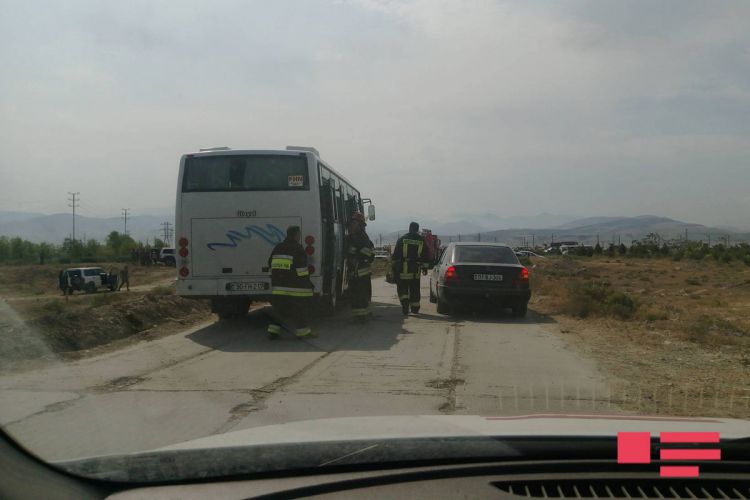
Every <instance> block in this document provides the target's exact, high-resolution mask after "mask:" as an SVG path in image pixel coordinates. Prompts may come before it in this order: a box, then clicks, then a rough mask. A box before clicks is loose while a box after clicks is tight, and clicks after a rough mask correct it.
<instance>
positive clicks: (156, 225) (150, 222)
mask: <svg viewBox="0 0 750 500" xmlns="http://www.w3.org/2000/svg"><path fill="white" fill-rule="evenodd" d="M165 221H166V222H169V223H170V224H174V215H172V216H171V217H170V216H168V215H167V216H165V215H162V216H159V215H134V216H131V217H128V234H130V236H132V237H133V238H134V239H135V240H136V241H144V242H145V241H147V240H148V241H150V242H153V241H154V238H161V237H162V233H163V230H162V226H161V224H162V222H165ZM123 229H124V227H123V219H122V218H121V217H107V218H98V217H86V216H83V215H76V239H79V240H83V239H95V240H98V241H104V239H105V238H106V237H107V235H108V234H109V233H110V232H112V231H119V232H122V231H123ZM72 232H73V216H72V215H71V214H69V213H68V214H51V215H44V214H35V213H25V212H4V211H0V236H9V237H15V236H18V237H20V238H23V239H25V240H29V241H32V242H34V243H41V242H49V243H57V244H60V243H62V242H63V241H64V240H65V238H69V237H70V235H71V233H72Z"/></svg>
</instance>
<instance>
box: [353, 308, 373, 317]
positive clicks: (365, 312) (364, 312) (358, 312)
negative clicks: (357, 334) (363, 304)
mask: <svg viewBox="0 0 750 500" xmlns="http://www.w3.org/2000/svg"><path fill="white" fill-rule="evenodd" d="M352 314H353V315H354V316H367V315H368V314H370V311H368V310H367V308H359V309H352Z"/></svg>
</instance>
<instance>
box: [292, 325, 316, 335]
mask: <svg viewBox="0 0 750 500" xmlns="http://www.w3.org/2000/svg"><path fill="white" fill-rule="evenodd" d="M311 333H312V330H311V329H310V327H309V326H308V327H305V328H297V331H295V332H294V334H295V335H297V337H307V336H308V335H310V334H311Z"/></svg>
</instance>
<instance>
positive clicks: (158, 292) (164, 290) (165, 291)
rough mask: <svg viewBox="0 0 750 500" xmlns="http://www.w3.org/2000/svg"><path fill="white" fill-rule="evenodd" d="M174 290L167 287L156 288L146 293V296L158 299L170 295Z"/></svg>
mask: <svg viewBox="0 0 750 500" xmlns="http://www.w3.org/2000/svg"><path fill="white" fill-rule="evenodd" d="M172 294H174V290H173V289H172V288H169V287H167V286H157V287H154V288H152V289H151V290H149V291H148V295H150V296H152V297H159V296H163V295H172Z"/></svg>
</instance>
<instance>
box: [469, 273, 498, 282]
mask: <svg viewBox="0 0 750 500" xmlns="http://www.w3.org/2000/svg"><path fill="white" fill-rule="evenodd" d="M474 281H503V275H502V274H475V275H474Z"/></svg>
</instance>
